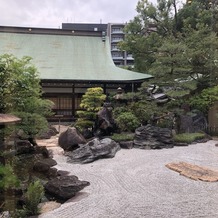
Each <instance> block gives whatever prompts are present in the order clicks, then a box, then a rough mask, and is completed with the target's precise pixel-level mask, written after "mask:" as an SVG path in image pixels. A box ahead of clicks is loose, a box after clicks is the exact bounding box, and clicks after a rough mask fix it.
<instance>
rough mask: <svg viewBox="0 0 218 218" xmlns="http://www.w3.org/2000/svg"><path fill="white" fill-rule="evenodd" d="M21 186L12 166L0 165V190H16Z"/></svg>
mask: <svg viewBox="0 0 218 218" xmlns="http://www.w3.org/2000/svg"><path fill="white" fill-rule="evenodd" d="M19 184H20V182H19V180H18V179H17V177H16V176H15V174H14V171H13V168H12V167H11V165H9V164H6V165H5V166H3V165H0V190H7V189H11V188H15V187H18V186H19Z"/></svg>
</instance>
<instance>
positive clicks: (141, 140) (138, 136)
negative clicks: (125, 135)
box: [133, 124, 174, 149]
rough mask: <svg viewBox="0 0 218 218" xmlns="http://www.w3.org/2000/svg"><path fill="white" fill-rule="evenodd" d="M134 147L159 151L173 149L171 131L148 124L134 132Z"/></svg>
mask: <svg viewBox="0 0 218 218" xmlns="http://www.w3.org/2000/svg"><path fill="white" fill-rule="evenodd" d="M133 143H134V147H137V148H143V149H161V148H172V147H173V143H174V142H173V135H172V131H171V130H170V129H168V128H160V127H156V126H152V125H150V124H148V125H146V126H141V127H139V128H137V129H136V130H135V138H134V141H133Z"/></svg>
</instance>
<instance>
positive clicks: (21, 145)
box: [16, 140, 35, 154]
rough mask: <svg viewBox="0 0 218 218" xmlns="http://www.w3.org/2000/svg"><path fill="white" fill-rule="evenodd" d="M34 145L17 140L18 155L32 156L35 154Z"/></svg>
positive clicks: (26, 141)
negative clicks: (31, 154)
mask: <svg viewBox="0 0 218 218" xmlns="http://www.w3.org/2000/svg"><path fill="white" fill-rule="evenodd" d="M34 150H35V149H34V147H33V145H32V144H31V143H30V142H29V141H28V140H16V152H17V154H30V153H33V152H34Z"/></svg>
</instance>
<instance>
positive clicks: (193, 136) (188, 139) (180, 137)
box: [174, 133, 205, 144]
mask: <svg viewBox="0 0 218 218" xmlns="http://www.w3.org/2000/svg"><path fill="white" fill-rule="evenodd" d="M204 137H205V134H204V133H182V134H177V135H175V136H174V140H175V142H184V143H189V144H190V143H192V142H194V141H196V140H199V139H203V138H204Z"/></svg>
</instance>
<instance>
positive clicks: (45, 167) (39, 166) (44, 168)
mask: <svg viewBox="0 0 218 218" xmlns="http://www.w3.org/2000/svg"><path fill="white" fill-rule="evenodd" d="M56 164H57V162H56V161H55V160H54V159H51V158H45V159H41V160H38V161H37V162H36V163H34V166H33V169H34V170H35V171H37V172H48V171H49V170H50V168H51V167H53V166H55V165H56Z"/></svg>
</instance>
